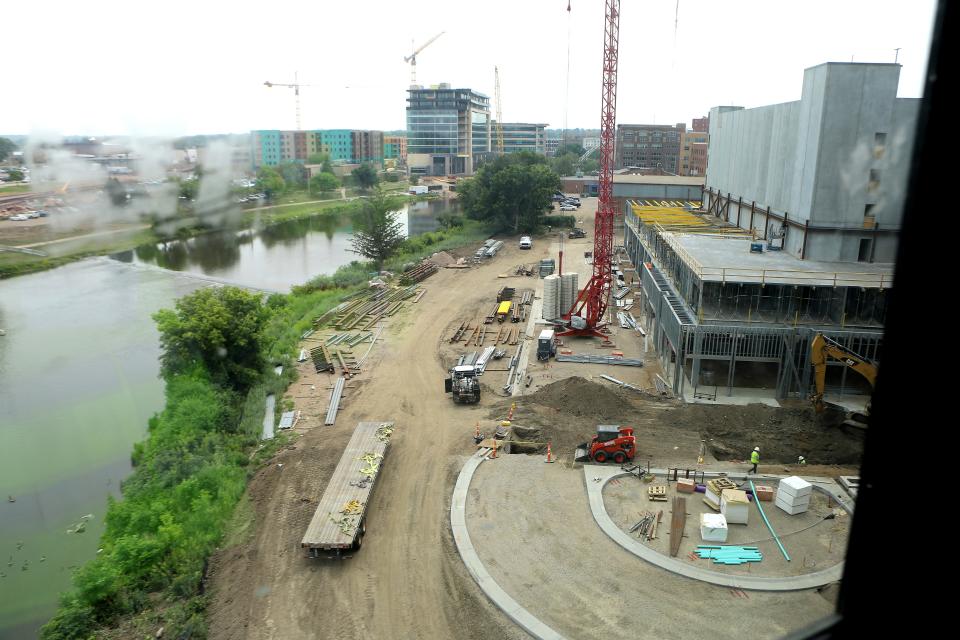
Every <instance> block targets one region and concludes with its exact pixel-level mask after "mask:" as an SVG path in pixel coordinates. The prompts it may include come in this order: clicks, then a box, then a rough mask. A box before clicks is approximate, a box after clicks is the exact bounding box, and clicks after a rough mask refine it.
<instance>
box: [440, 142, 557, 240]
mask: <svg viewBox="0 0 960 640" xmlns="http://www.w3.org/2000/svg"><path fill="white" fill-rule="evenodd" d="M559 188H560V178H559V177H558V176H557V174H555V173H554V172H553V171H551V170H550V167H549V166H547V161H546V158H544V157H543V156H539V155H537V154H535V153H531V152H529V151H525V152H520V153H512V154H509V155H505V156H500V157H499V158H497V159H496V160H494V161H493V162H491V163H489V164H487V165H486V166H484V167H482V168H481V169H480V170H479V171H478V172H477V175H476V176H474V177H473V178H471V179H469V180H464V181H463V182H462V184H458V185H457V191H458V192H459V194H460V195H459V199H460V201H461V202H463V208H464V210H465V211H466V212H467V215H468V216H469V217H470V218H472V219H474V220H482V221H485V222H488V223H490V224H493V225H494V226H495V227H496V228H497V230H500V231H512V232H513V233H518V232H521V231H522V232H533V231H536V230H537V228H538V227H539V226H541V224H542V223H543V216H544V212H546V211H548V210H550V208H551V201H550V196H552V195H553V192H554V191H556V190H557V189H559Z"/></svg>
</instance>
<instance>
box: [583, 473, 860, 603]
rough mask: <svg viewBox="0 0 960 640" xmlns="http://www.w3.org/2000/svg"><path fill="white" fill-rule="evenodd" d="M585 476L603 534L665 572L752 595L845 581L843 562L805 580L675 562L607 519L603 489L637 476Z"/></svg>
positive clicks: (816, 486) (815, 484)
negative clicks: (731, 572)
mask: <svg viewBox="0 0 960 640" xmlns="http://www.w3.org/2000/svg"><path fill="white" fill-rule="evenodd" d="M658 471H659V475H665V473H666V472H665V471H663V470H657V469H652V470H651V473H654V474H655V475H656V474H658ZM583 472H584V480H585V482H586V484H587V497H588V499H589V500H590V511H591V512H592V513H593V519H594V520H596V522H597V524H598V525H600V528H601V529H603V532H604V533H606V534H607V535H608V536H610V538H612V539H613V541H614V542H616V543H617V544H619V545H620V546H621V547H623V548H624V549H626V550H627V551H629V552H630V553H632V554H633V555H635V556H637V557H639V558H641V559H643V560H646V561H647V562H649V563H651V564H654V565H656V566H658V567H660V568H662V569H666V570H667V571H672V572H673V573H676V574H679V575H682V576H685V577H687V578H693V579H694V580H700V581H702V582H709V583H710V584H716V585H720V586H723V587H735V588H737V589H750V590H752V591H799V590H802V589H812V588H815V587H821V586H823V585H825V584H830V583H831V582H836V581H838V580H840V579H841V578H842V577H843V563H842V562H840V563H838V564H836V565H834V566H832V567H830V568H829V569H824V570H823V571H817V572H814V573H808V574H806V575H802V576H792V577H784V578H776V577H768V578H764V577H751V576H733V575H728V574H725V573H718V572H716V571H707V570H705V569H700V568H698V567H693V566H690V565H689V564H687V563H685V562H682V561H680V560H675V559H673V558H671V557H668V556H665V555H663V554H662V553H660V552H658V551H654V550H653V549H651V548H649V547H646V546H644V545H643V544H641V543H640V542H639V541H638V540H634V539H633V538H632V537H630V536H629V535H627V534H626V533H625V532H623V531H621V530H620V527H618V526H617V525H616V523H614V521H613V520H612V519H611V518H610V516H609V515H607V509H606V507H605V506H604V504H603V487H604V486H605V485H606V484H607V483H608V482H610V481H611V480H613V479H614V478H617V477H620V476H628V475H631V476H632V475H634V474H631V473H624V472H623V471H621V470H620V468H619V467H613V468H608V467H601V466H599V465H584V466H583ZM711 475H719V474H707V476H711ZM726 477H728V478H736V477H737V476H735V475H731V474H727V475H726ZM763 477H764V478H766V479H779V477H780V476H763ZM783 477H787V476H783ZM596 478H600V481H599V482H597V481H596V480H595V479H596ZM808 482H809V480H808ZM811 484H813V487H814V489H816V490H817V491H820V492H822V493H825V494H827V495H829V496H830V497H832V498H834V500H836V501H837V502H839V503H840V505H841V506H842V507H843V508H844V509H845V510H846V511H847V512H852V507H851V505H850V503H849V501H848V500H842V499H840V497H839V494H835V493H834V492H833V491H828V490H827V489H826V488H824V487H823V486H821V485H823V484H825V483H823V482H811ZM830 484H831V485H833V486H834V487H836V488H837V491H840V488H839V487H838V486H837V484H836V483H835V482H830Z"/></svg>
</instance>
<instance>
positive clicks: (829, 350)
mask: <svg viewBox="0 0 960 640" xmlns="http://www.w3.org/2000/svg"><path fill="white" fill-rule="evenodd" d="M828 358H833V359H834V360H838V361H840V362H842V363H844V364H845V365H846V366H847V367H849V368H850V369H853V370H854V371H856V372H857V373H859V374H860V375H862V376H863V377H864V378H866V379H867V382H869V383H870V386H871V387H873V386H874V384H875V383H876V380H877V365H875V364H873V363H872V362H869V361H867V360H866V359H865V358H862V357H861V356H859V355H857V354H856V353H854V352H853V351H850V350H849V349H847V348H846V347H844V346H842V345H840V344H838V343H836V342H834V341H833V340H831V339H830V338H828V337H826V336H825V335H823V334H821V333H818V334H817V335H816V336H814V338H813V341H812V342H811V343H810V363H811V364H812V365H813V381H814V385H815V387H816V392H815V393H814V394H813V397H812V398H811V400H813V406H814V408H815V409H816V410H817V412H818V413H819V412H821V411H823V389H824V385H825V381H826V377H827V359H828Z"/></svg>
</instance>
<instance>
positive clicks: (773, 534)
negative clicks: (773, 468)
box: [750, 480, 790, 562]
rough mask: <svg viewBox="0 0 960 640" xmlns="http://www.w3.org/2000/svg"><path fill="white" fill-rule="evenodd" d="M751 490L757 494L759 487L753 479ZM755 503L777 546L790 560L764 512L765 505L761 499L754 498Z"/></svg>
mask: <svg viewBox="0 0 960 640" xmlns="http://www.w3.org/2000/svg"><path fill="white" fill-rule="evenodd" d="M750 490H751V491H753V493H754V495H756V493H757V488H756V487H754V486H753V480H751V481H750ZM753 503H754V504H755V505H757V509H758V510H759V511H760V517H762V518H763V522H764V524H766V525H767V529H769V530H770V534H771V535H772V536H773V539H774V541H776V543H777V546H778V547H780V551H782V552H783V557H784V558H786V559H787V562H790V556H789V555H787V550H786V549H784V548H783V544H782V543H781V542H780V538H779V537H777V532H776V531H774V530H773V527H771V526H770V521H769V520H767V515H766V514H765V513H764V512H763V507H761V506H760V500H754V501H753Z"/></svg>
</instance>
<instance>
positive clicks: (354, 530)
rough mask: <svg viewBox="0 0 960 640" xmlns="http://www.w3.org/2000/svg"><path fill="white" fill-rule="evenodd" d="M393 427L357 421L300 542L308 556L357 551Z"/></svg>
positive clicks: (347, 553)
mask: <svg viewBox="0 0 960 640" xmlns="http://www.w3.org/2000/svg"><path fill="white" fill-rule="evenodd" d="M393 424H394V423H393V422H361V423H359V424H358V425H357V428H356V429H354V431H353V435H352V436H351V437H350V441H349V442H348V443H347V448H346V449H345V450H344V452H343V455H342V456H341V458H340V462H339V463H337V468H336V469H335V470H334V472H333V476H331V478H330V482H329V484H327V489H326V491H324V492H323V496H322V497H321V498H320V502H319V503H317V510H316V512H315V513H314V514H313V519H312V520H311V521H310V526H308V527H307V532H306V534H305V535H304V536H303V540H302V541H301V542H300V546H301V547H303V548H304V549H306V550H307V555H308V556H309V557H311V558H340V557H344V556H345V555H349V554H350V553H351V552H354V551H357V550H358V549H359V548H360V545H361V544H362V543H363V536H364V534H365V533H366V518H367V506H368V504H369V501H370V495H371V494H372V493H373V488H374V486H376V482H377V478H379V476H380V469H381V468H382V466H383V460H384V457H385V455H386V453H387V449H388V448H389V446H390V434H391V433H392V431H393Z"/></svg>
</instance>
